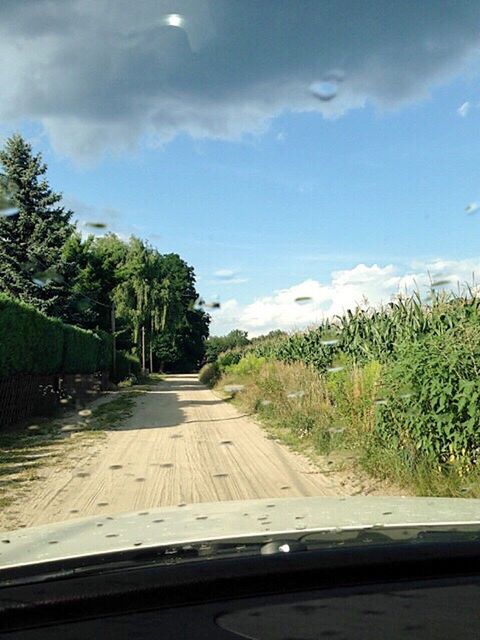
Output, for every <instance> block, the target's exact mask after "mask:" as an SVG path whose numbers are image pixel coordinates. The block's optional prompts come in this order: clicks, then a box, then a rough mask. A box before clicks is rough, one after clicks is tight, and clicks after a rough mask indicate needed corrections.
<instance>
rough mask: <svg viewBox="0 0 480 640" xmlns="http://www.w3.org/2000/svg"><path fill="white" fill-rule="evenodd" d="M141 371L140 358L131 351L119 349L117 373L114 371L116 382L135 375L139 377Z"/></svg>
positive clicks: (113, 377)
mask: <svg viewBox="0 0 480 640" xmlns="http://www.w3.org/2000/svg"><path fill="white" fill-rule="evenodd" d="M140 373H141V365H140V360H139V359H138V358H136V357H135V356H132V355H131V354H129V353H124V352H123V351H117V353H116V362H115V374H114V373H113V371H112V379H113V381H114V382H120V381H121V380H126V379H127V378H130V377H132V376H133V377H134V378H135V379H138V378H139V377H140Z"/></svg>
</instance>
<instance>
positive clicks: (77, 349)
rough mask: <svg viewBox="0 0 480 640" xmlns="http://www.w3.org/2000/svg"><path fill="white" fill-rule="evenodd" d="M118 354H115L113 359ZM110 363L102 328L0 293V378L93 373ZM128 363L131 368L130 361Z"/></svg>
mask: <svg viewBox="0 0 480 640" xmlns="http://www.w3.org/2000/svg"><path fill="white" fill-rule="evenodd" d="M122 358H123V354H119V355H118V356H117V362H118V361H120V362H122V361H123V360H122ZM129 362H130V361H129ZM136 362H138V361H136ZM111 364H112V338H111V336H109V335H108V334H107V333H105V332H104V331H99V332H98V333H94V332H93V331H87V330H86V329H81V328H80V327H74V326H72V325H67V324H64V323H63V322H61V321H60V320H57V319H54V318H49V317H47V316H46V315H44V314H43V313H40V312H39V311H37V310H36V309H34V308H33V307H31V306H30V305H28V304H25V303H23V302H19V301H16V300H12V299H11V298H9V297H8V296H6V295H4V294H0V378H2V377H7V376H11V375H15V374H17V373H39V374H52V373H95V372H97V371H108V370H109V369H110V368H111ZM129 366H130V368H135V364H132V363H131V362H130V365H129ZM138 367H139V365H138ZM127 375H128V373H127ZM124 377H126V376H124Z"/></svg>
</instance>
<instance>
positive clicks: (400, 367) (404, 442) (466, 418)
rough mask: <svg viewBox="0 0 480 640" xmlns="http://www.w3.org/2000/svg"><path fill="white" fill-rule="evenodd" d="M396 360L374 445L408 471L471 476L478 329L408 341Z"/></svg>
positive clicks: (477, 429) (476, 428) (479, 410)
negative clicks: (423, 468) (447, 470)
mask: <svg viewBox="0 0 480 640" xmlns="http://www.w3.org/2000/svg"><path fill="white" fill-rule="evenodd" d="M395 355H396V360H395V361H394V362H393V363H392V364H391V366H390V367H389V369H388V370H387V372H386V376H385V380H384V384H383V387H382V390H383V393H382V395H383V398H382V399H381V403H382V404H380V405H379V406H378V408H377V411H378V415H377V423H376V437H377V441H378V442H379V443H380V445H381V446H383V447H388V448H389V449H393V450H395V451H396V452H397V453H398V455H399V456H401V457H402V458H403V459H404V461H405V464H406V465H409V466H410V467H411V468H412V469H414V468H415V466H416V465H417V463H419V462H421V461H425V460H427V461H431V463H432V465H437V466H438V465H454V466H455V467H456V468H457V469H458V470H459V472H460V473H461V474H465V473H466V472H468V471H471V470H472V469H473V468H474V465H476V463H477V462H478V458H479V453H480V376H479V373H480V327H478V326H475V325H473V324H472V323H468V324H466V325H463V326H458V327H455V328H453V329H451V330H450V331H449V332H447V333H445V334H444V335H434V334H430V335H427V336H425V337H423V338H422V339H420V340H417V341H415V342H410V341H406V342H403V343H402V344H401V345H400V346H399V347H398V349H397V351H396V354H395ZM434 468H435V467H434Z"/></svg>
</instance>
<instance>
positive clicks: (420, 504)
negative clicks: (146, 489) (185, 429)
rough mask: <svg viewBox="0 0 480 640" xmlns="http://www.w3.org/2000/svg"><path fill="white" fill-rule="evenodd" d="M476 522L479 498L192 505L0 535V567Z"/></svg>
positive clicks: (287, 500) (478, 521) (479, 517)
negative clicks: (308, 535) (254, 540)
mask: <svg viewBox="0 0 480 640" xmlns="http://www.w3.org/2000/svg"><path fill="white" fill-rule="evenodd" d="M461 525H478V527H479V529H480V500H473V499H462V498H410V497H404V498H401V497H370V496H365V497H362V496H356V497H338V498H331V497H318V498H283V499H273V498H272V499H265V500H263V499H262V500H247V501H228V502H215V503H198V504H191V505H185V506H175V507H163V508H156V509H145V510H144V511H138V512H135V513H127V514H118V515H115V514H112V515H109V516H94V517H88V518H83V519H76V520H69V521H67V522H62V523H54V524H49V525H44V526H40V527H31V528H28V529H19V530H16V531H9V532H3V533H0V571H1V569H3V568H7V567H15V566H17V567H18V566H25V565H29V564H36V563H39V562H46V561H51V560H60V559H66V558H78V557H84V556H94V555H101V554H104V553H107V552H115V551H126V550H131V549H136V548H141V549H145V548H149V547H150V548H152V547H156V546H158V545H167V546H171V545H178V544H188V543H199V542H209V541H220V542H221V541H226V540H229V541H230V540H232V539H233V540H239V541H242V540H245V539H252V538H255V537H261V538H262V539H264V538H265V537H267V536H274V535H275V536H284V537H286V538H289V537H290V538H292V537H294V538H298V537H299V535H305V534H306V533H310V532H320V531H337V532H338V531H352V530H362V529H367V528H372V527H381V528H384V529H388V528H398V527H424V528H425V529H431V528H433V527H442V526H443V527H445V526H448V527H455V526H461Z"/></svg>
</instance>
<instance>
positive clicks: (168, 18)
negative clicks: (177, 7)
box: [162, 13, 185, 28]
mask: <svg viewBox="0 0 480 640" xmlns="http://www.w3.org/2000/svg"><path fill="white" fill-rule="evenodd" d="M162 24H164V25H165V26H167V27H177V28H180V27H183V25H184V24H185V18H184V17H183V16H182V15H181V14H180V13H167V14H166V15H164V16H163V17H162Z"/></svg>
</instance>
